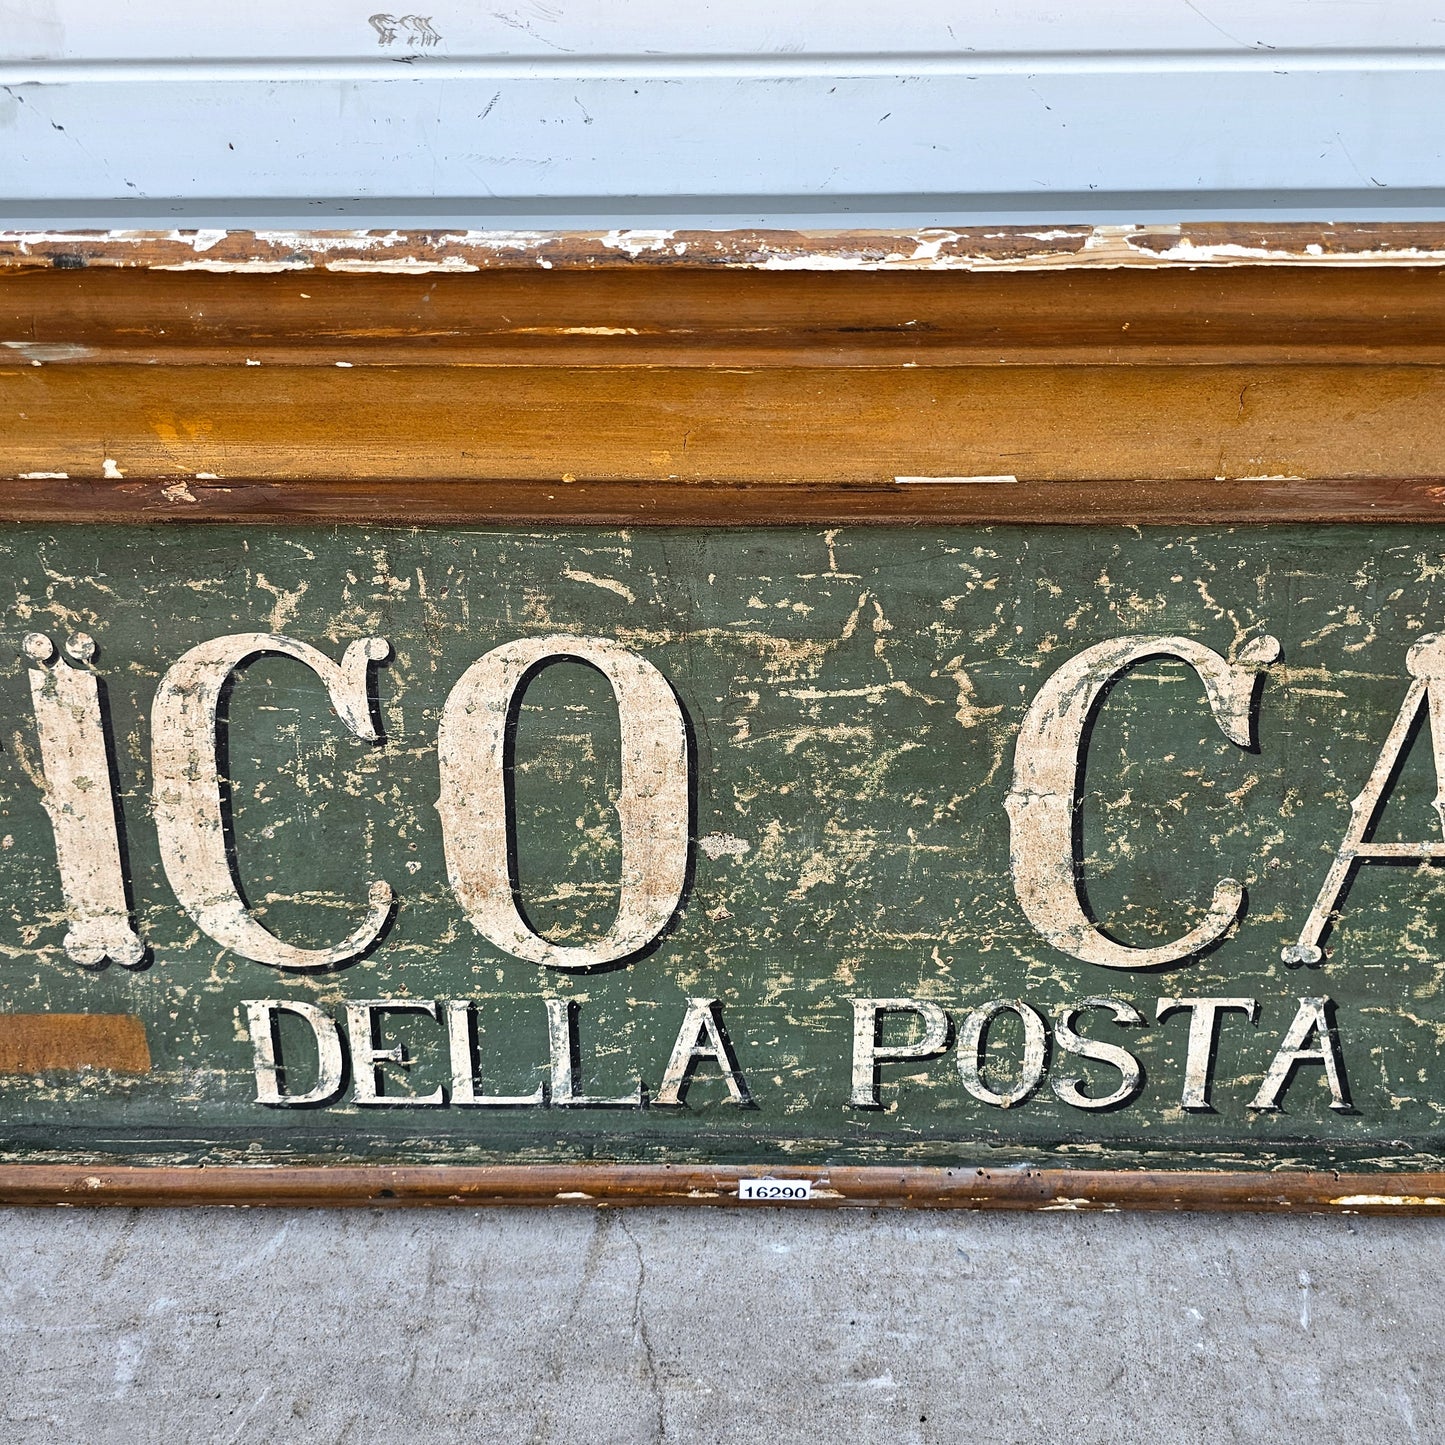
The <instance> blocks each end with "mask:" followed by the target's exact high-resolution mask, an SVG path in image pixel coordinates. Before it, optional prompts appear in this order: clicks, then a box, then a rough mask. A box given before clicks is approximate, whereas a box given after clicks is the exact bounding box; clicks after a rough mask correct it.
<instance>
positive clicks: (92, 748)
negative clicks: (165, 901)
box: [25, 632, 146, 968]
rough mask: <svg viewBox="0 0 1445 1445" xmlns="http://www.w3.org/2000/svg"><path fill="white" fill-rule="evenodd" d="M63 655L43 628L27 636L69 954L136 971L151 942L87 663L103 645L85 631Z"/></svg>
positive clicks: (92, 964)
mask: <svg viewBox="0 0 1445 1445" xmlns="http://www.w3.org/2000/svg"><path fill="white" fill-rule="evenodd" d="M65 652H66V656H65V657H64V658H62V659H61V660H60V661H58V662H57V663H56V665H55V666H54V667H48V666H46V664H48V663H50V662H51V661H52V660H53V659H54V658H55V645H54V643H52V642H51V640H50V639H49V638H48V637H46V636H45V634H44V633H42V632H32V633H30V634H29V635H28V636H27V637H26V639H25V653H26V655H27V656H28V657H29V658H30V659H31V660H32V661H33V662H34V663H36V664H38V665H37V666H35V667H32V668H31V669H30V697H31V701H32V703H33V704H34V708H35V730H36V732H37V733H38V734H39V736H40V765H41V768H42V770H43V772H44V774H45V811H46V812H47V813H49V814H50V826H51V827H52V828H53V829H54V830H55V857H56V862H57V863H58V864H59V867H60V886H61V889H62V891H63V892H64V894H65V910H66V914H67V916H68V917H69V919H70V930H69V932H67V933H66V935H65V952H66V954H67V956H68V957H69V958H70V959H71V961H72V962H74V963H79V964H83V965H84V966H85V967H87V968H99V967H100V965H101V964H103V963H104V962H105V961H106V959H108V958H109V959H114V960H115V962H116V963H122V964H125V965H126V966H127V967H128V968H135V967H137V966H138V965H139V964H141V963H143V962H144V961H145V956H146V949H145V945H144V944H143V943H142V942H141V941H140V939H139V938H138V937H137V936H136V933H135V930H134V929H133V928H132V927H131V920H130V908H129V906H128V905H127V901H126V894H125V875H124V873H123V871H122V869H121V861H120V831H119V825H118V820H117V817H116V802H115V778H114V776H113V775H112V773H111V769H110V758H109V757H108V756H107V754H106V750H105V727H104V724H103V723H102V721H101V716H100V684H99V682H98V680H97V678H96V676H95V674H94V673H93V672H91V671H90V670H89V669H88V668H87V667H85V666H83V664H85V663H88V662H90V661H91V659H92V658H93V657H94V656H95V642H94V640H93V639H91V638H90V637H87V636H86V634H85V633H83V632H77V633H76V634H75V636H73V637H72V638H70V640H69V641H68V642H66V644H65Z"/></svg>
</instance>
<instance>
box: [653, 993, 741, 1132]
mask: <svg viewBox="0 0 1445 1445" xmlns="http://www.w3.org/2000/svg"><path fill="white" fill-rule="evenodd" d="M721 1007H722V1005H721V1004H720V1003H719V1002H718V1001H717V999H715V998H690V999H688V1001H687V1013H686V1014H685V1015H684V1016H683V1020H682V1027H681V1028H679V1029H678V1031H677V1042H676V1043H675V1044H673V1046H672V1057H671V1058H670V1059H668V1061H667V1072H666V1073H664V1074H663V1076H662V1087H661V1088H660V1089H659V1090H658V1091H657V1098H656V1099H655V1100H654V1101H653V1102H654V1103H657V1104H681V1103H682V1102H683V1099H684V1097H685V1096H686V1094H687V1086H688V1082H689V1077H688V1076H689V1075H690V1074H691V1073H692V1070H693V1067H694V1065H695V1064H696V1063H697V1061H698V1060H699V1059H712V1060H713V1061H714V1062H715V1063H716V1064H717V1066H718V1068H719V1069H721V1070H722V1077H723V1082H724V1083H725V1084H726V1085H727V1086H728V1093H729V1094H730V1095H731V1096H732V1101H733V1103H734V1104H741V1105H742V1106H743V1107H744V1108H747V1107H748V1106H749V1105H751V1103H752V1102H753V1101H752V1097H751V1096H750V1095H749V1093H748V1084H747V1080H746V1079H744V1078H743V1076H742V1072H741V1070H740V1069H739V1068H738V1061H737V1058H736V1056H735V1055H734V1053H733V1050H732V1043H731V1041H730V1040H729V1039H728V1035H727V1029H726V1028H724V1027H723V1021H722V1017H721V1014H720V1012H719V1010H720V1009H721ZM704 1036H706V1039H707V1042H706V1043H704V1042H703V1039H704Z"/></svg>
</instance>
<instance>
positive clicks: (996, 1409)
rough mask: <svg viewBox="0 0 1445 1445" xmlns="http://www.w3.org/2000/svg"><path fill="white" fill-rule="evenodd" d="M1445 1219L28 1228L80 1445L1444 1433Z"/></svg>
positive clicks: (30, 1311) (28, 1294) (778, 1219)
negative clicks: (1443, 1282)
mask: <svg viewBox="0 0 1445 1445" xmlns="http://www.w3.org/2000/svg"><path fill="white" fill-rule="evenodd" d="M1442 1273H1445V1225H1441V1224H1440V1223H1436V1222H1433V1221H1427V1220H1408V1219H1386V1220H1368V1219H1343V1218H1323V1219H1290V1218H1239V1217H1227V1216H1207V1215H1196V1216H1185V1217H1178V1218H1171V1217H1162V1216H1144V1215H1127V1214H1125V1215H1060V1214H1052V1215H1032V1216H1029V1215H1013V1216H1009V1215H998V1214H995V1215H987V1214H924V1213H916V1214H874V1213H837V1214H833V1213H823V1212H810V1213H802V1212H795V1213H789V1212H787V1211H786V1210H781V1211H780V1210H774V1209H771V1208H767V1207H759V1208H757V1209H754V1210H748V1211H723V1210H708V1209H694V1210H682V1209H652V1210H647V1209H639V1210H631V1211H617V1212H610V1213H601V1212H590V1211H588V1210H586V1209H552V1210H545V1211H536V1210H525V1211H524V1210H517V1211H511V1212H508V1211H501V1210H494V1211H481V1212H463V1211H456V1212H451V1211H432V1212H423V1211H412V1212H389V1213H382V1212H359V1213H342V1212H331V1213H323V1212H314V1213H307V1212H297V1213H272V1212H266V1211H250V1212H246V1211H225V1210H208V1211H196V1212H186V1211H106V1210H97V1211H94V1212H89V1211H79V1210H57V1211H49V1212H33V1213H32V1212H24V1211H19V1210H12V1211H8V1212H0V1339H3V1346H0V1348H3V1362H4V1370H3V1376H0V1391H3V1403H0V1421H3V1423H4V1425H5V1426H6V1427H7V1428H6V1430H5V1435H6V1437H7V1438H10V1439H14V1440H19V1441H25V1442H27V1445H40V1442H49V1441H62V1442H67V1445H68V1442H73V1441H87V1442H109V1441H116V1442H122V1441H123V1442H127V1445H130V1442H145V1441H163V1442H173V1441H185V1442H193V1441H207V1442H209V1441H326V1442H342V1441H357V1442H363V1441H365V1442H369V1441H375V1440H379V1439H383V1438H387V1437H392V1438H396V1439H399V1440H407V1441H424V1442H431V1441H452V1440H456V1441H469V1442H470V1441H477V1440H482V1441H491V1440H498V1441H577V1442H595V1441H627V1442H633V1441H654V1440H676V1441H688V1442H697V1445H703V1442H712V1441H719V1442H721V1441H726V1442H733V1441H737V1442H745V1445H755V1442H769V1445H772V1442H779V1441H821V1442H827V1441H834V1440H846V1441H850V1442H852V1441H863V1442H867V1441H890V1442H908V1441H920V1442H921V1441H965V1440H973V1439H976V1438H977V1439H984V1438H986V1439H988V1440H989V1441H990V1442H995V1441H996V1442H1012V1441H1019V1442H1023V1441H1029V1442H1034V1441H1038V1442H1055V1441H1081V1442H1096V1441H1101V1442H1109V1445H1128V1442H1135V1441H1138V1442H1141V1445H1142V1442H1148V1445H1167V1442H1173V1441H1181V1442H1183V1441H1191V1442H1192V1441H1250V1442H1255V1441H1275V1440H1280V1441H1284V1440H1289V1441H1307V1442H1310V1445H1323V1442H1333V1441H1340V1442H1345V1441H1348V1442H1351V1445H1388V1442H1394V1441H1401V1442H1406V1441H1409V1442H1419V1441H1426V1442H1431V1441H1441V1440H1445V1372H1442V1356H1445V1349H1442V1343H1441V1336H1442V1330H1445V1290H1442V1286H1441V1283H1440V1281H1441V1277H1442Z"/></svg>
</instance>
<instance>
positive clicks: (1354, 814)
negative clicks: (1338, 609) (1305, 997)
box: [1280, 632, 1445, 964]
mask: <svg viewBox="0 0 1445 1445" xmlns="http://www.w3.org/2000/svg"><path fill="white" fill-rule="evenodd" d="M1405 667H1406V669H1407V670H1408V671H1409V673H1410V675H1411V677H1413V678H1414V679H1415V680H1414V682H1412V683H1411V684H1410V687H1409V690H1408V691H1407V692H1406V693H1405V701H1404V702H1402V703H1401V704H1400V711H1399V712H1398V713H1397V714H1396V715H1395V721H1394V723H1393V724H1392V725H1391V727H1390V731H1389V734H1388V735H1387V736H1386V738H1385V746H1384V748H1383V749H1382V750H1381V752H1380V756H1379V757H1378V758H1377V759H1376V760H1375V767H1374V771H1372V772H1371V774H1370V776H1369V777H1368V778H1366V779H1365V786H1364V787H1363V788H1362V789H1361V790H1360V795H1359V796H1358V797H1357V798H1355V799H1353V800H1352V801H1351V803H1350V826H1349V828H1348V829H1346V831H1345V836H1344V841H1343V842H1341V844H1340V850H1339V852H1338V853H1336V854H1335V861H1334V862H1333V863H1332V864H1331V865H1330V871H1329V872H1328V873H1326V874H1325V881H1324V884H1323V886H1322V887H1321V888H1320V896H1319V897H1318V898H1317V899H1315V906H1314V907H1313V908H1312V909H1310V914H1309V917H1308V918H1307V919H1305V925H1304V927H1303V928H1302V929H1300V935H1299V941H1298V942H1296V943H1292V944H1290V945H1289V946H1288V947H1287V948H1285V949H1283V950H1281V952H1280V957H1281V958H1282V959H1283V960H1284V961H1285V962H1286V963H1288V964H1300V963H1318V962H1319V961H1320V959H1321V958H1322V957H1323V953H1322V951H1321V949H1320V939H1321V938H1323V937H1324V932H1325V929H1326V927H1327V926H1328V925H1329V922H1330V915H1331V914H1332V913H1333V912H1334V909H1335V906H1336V904H1338V902H1339V901H1340V894H1341V893H1343V892H1344V890H1345V884H1346V882H1347V881H1348V880H1349V876H1350V871H1351V869H1353V868H1354V866H1355V863H1356V862H1357V861H1366V862H1368V861H1369V860H1370V859H1373V858H1384V859H1399V858H1445V842H1426V843H1367V842H1365V835H1366V834H1367V833H1368V832H1369V831H1370V829H1371V828H1373V827H1374V825H1375V817H1376V815H1377V814H1378V813H1379V811H1380V808H1381V805H1382V804H1383V803H1384V801H1385V790H1386V788H1388V787H1389V784H1390V778H1391V776H1392V775H1393V774H1394V771H1395V764H1396V763H1397V762H1398V761H1399V759H1400V752H1401V750H1402V749H1403V748H1404V746H1405V740H1406V739H1407V738H1408V737H1409V736H1410V730H1411V729H1412V728H1413V727H1414V726H1415V719H1416V718H1417V717H1418V716H1419V715H1420V708H1421V707H1422V706H1423V704H1424V702H1425V699H1426V698H1429V700H1430V740H1431V743H1432V744H1433V746H1434V750H1435V789H1436V791H1435V811H1436V813H1438V814H1439V816H1440V828H1441V832H1442V833H1445V635H1442V634H1440V633H1438V632H1432V633H1430V634H1428V635H1427V636H1425V637H1421V638H1419V639H1417V640H1416V642H1415V643H1414V644H1413V645H1412V646H1411V648H1410V650H1409V652H1407V653H1406V654H1405Z"/></svg>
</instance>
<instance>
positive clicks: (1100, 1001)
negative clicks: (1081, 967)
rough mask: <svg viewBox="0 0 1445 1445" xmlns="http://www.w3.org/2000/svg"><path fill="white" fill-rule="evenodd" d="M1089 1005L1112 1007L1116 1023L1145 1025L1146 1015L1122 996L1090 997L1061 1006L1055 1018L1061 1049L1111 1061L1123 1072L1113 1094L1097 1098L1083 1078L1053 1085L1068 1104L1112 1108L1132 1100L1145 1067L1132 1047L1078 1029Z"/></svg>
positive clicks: (1142, 1083)
mask: <svg viewBox="0 0 1445 1445" xmlns="http://www.w3.org/2000/svg"><path fill="white" fill-rule="evenodd" d="M1086 1008H1103V1009H1108V1010H1109V1011H1110V1012H1111V1013H1112V1014H1113V1015H1114V1022H1115V1023H1116V1024H1134V1025H1136V1026H1138V1025H1141V1024H1143V1022H1144V1015H1143V1014H1141V1013H1140V1012H1139V1010H1138V1009H1136V1008H1135V1007H1134V1005H1133V1004H1131V1003H1129V1002H1127V1001H1126V1000H1124V999H1122V998H1086V999H1085V1000H1084V1001H1083V1003H1081V1004H1077V1005H1074V1006H1072V1007H1070V1008H1064V1009H1060V1010H1059V1015H1058V1018H1057V1019H1055V1021H1054V1041H1055V1042H1056V1043H1057V1044H1058V1046H1059V1048H1060V1049H1061V1050H1062V1051H1063V1052H1064V1053H1066V1054H1076V1055H1078V1057H1079V1058H1081V1059H1097V1060H1098V1061H1099V1062H1100V1063H1101V1064H1109V1065H1111V1066H1112V1067H1113V1068H1116V1069H1118V1071H1119V1073H1120V1075H1121V1077H1120V1079H1119V1084H1118V1087H1117V1088H1115V1090H1114V1091H1113V1093H1110V1094H1101V1095H1099V1096H1098V1097H1097V1098H1095V1097H1094V1096H1093V1095H1092V1094H1086V1093H1084V1091H1083V1088H1082V1085H1083V1083H1084V1079H1083V1078H1082V1077H1080V1078H1074V1079H1060V1078H1052V1079H1050V1080H1049V1086H1050V1088H1052V1089H1053V1091H1054V1093H1056V1094H1057V1095H1058V1096H1059V1098H1061V1099H1062V1100H1063V1101H1064V1103H1066V1104H1072V1105H1073V1106H1074V1108H1076V1109H1112V1108H1114V1107H1115V1106H1116V1105H1118V1104H1123V1103H1125V1102H1127V1101H1128V1100H1129V1099H1132V1098H1133V1097H1134V1095H1135V1094H1137V1093H1138V1092H1139V1090H1140V1089H1142V1088H1143V1087H1144V1070H1143V1069H1142V1068H1141V1067H1140V1065H1139V1060H1138V1059H1136V1058H1135V1057H1134V1055H1133V1054H1131V1053H1130V1052H1129V1051H1128V1049H1121V1048H1120V1047H1119V1045H1118V1044H1106V1043H1103V1042H1101V1041H1100V1040H1098V1039H1089V1038H1085V1037H1084V1035H1083V1034H1080V1033H1076V1032H1075V1030H1074V1024H1075V1022H1076V1021H1077V1019H1078V1017H1079V1015H1080V1013H1082V1012H1083V1011H1084V1009H1086Z"/></svg>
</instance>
